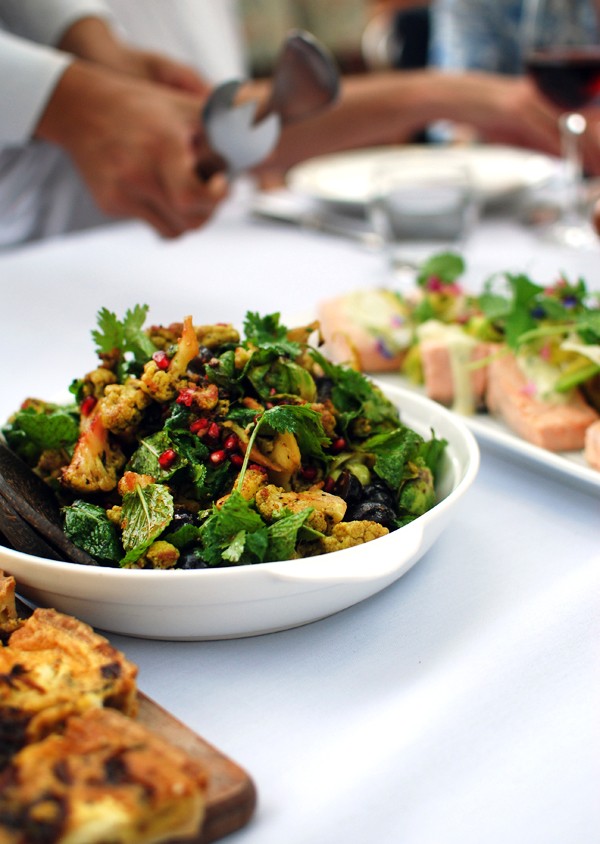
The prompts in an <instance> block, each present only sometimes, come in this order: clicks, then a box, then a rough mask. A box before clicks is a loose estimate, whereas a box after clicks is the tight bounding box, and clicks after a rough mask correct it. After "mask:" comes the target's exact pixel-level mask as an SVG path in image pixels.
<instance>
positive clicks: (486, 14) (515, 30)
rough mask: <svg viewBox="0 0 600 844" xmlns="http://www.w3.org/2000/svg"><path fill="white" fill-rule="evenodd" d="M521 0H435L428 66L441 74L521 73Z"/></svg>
mask: <svg viewBox="0 0 600 844" xmlns="http://www.w3.org/2000/svg"><path fill="white" fill-rule="evenodd" d="M522 7H523V3H522V0H436V2H434V4H433V6H432V17H431V41H430V64H431V65H433V66H435V67H439V68H441V69H444V70H467V69H470V70H486V71H491V72H494V73H505V74H510V75H515V74H519V73H521V72H522V59H521V44H520V26H521V18H522Z"/></svg>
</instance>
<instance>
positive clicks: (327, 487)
mask: <svg viewBox="0 0 600 844" xmlns="http://www.w3.org/2000/svg"><path fill="white" fill-rule="evenodd" d="M334 486H335V481H334V480H333V478H327V480H326V481H325V483H324V484H323V492H333V488H334Z"/></svg>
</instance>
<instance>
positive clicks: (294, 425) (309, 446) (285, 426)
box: [259, 404, 330, 460]
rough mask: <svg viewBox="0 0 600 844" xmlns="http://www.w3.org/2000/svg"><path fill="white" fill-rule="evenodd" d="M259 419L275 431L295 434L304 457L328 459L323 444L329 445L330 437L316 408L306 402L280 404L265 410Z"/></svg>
mask: <svg viewBox="0 0 600 844" xmlns="http://www.w3.org/2000/svg"><path fill="white" fill-rule="evenodd" d="M259 421H260V422H261V423H266V424H267V425H268V426H269V427H270V428H272V429H273V430H275V431H279V432H281V433H286V432H289V433H291V434H294V436H295V437H296V440H297V441H298V448H299V449H300V452H301V454H302V455H303V456H304V457H313V458H316V459H317V460H325V459H326V455H325V452H324V451H323V446H326V445H329V443H330V439H329V437H328V436H327V435H326V434H325V431H324V429H323V422H322V420H321V416H320V415H319V414H318V413H317V411H316V410H312V408H310V407H308V406H307V405H305V404H279V405H275V407H272V408H270V409H269V410H265V412H264V413H263V414H262V416H261V418H260V420H259Z"/></svg>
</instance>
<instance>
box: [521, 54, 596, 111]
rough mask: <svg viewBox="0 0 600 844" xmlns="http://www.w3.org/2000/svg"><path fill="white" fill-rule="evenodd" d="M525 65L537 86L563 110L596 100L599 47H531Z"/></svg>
mask: <svg viewBox="0 0 600 844" xmlns="http://www.w3.org/2000/svg"><path fill="white" fill-rule="evenodd" d="M526 66H527V71H528V73H529V74H530V76H531V77H532V78H533V80H534V81H535V84H536V85H537V87H538V89H539V90H540V91H541V92H542V93H543V94H544V96H545V97H547V98H548V99H549V100H550V101H551V102H553V103H554V105H556V106H557V107H558V108H560V109H562V110H564V111H569V112H573V111H577V110H578V109H580V108H585V107H586V106H589V105H592V104H593V103H594V102H595V101H598V102H600V47H598V48H596V47H590V48H586V49H575V50H573V49H566V48H565V49H552V50H547V51H546V50H539V51H534V52H532V53H530V54H529V55H528V56H527V58H526Z"/></svg>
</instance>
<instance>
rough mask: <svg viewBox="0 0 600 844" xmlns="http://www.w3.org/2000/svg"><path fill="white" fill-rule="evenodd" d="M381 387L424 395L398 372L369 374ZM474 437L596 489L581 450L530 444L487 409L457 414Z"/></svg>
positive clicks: (599, 474) (596, 476)
mask: <svg viewBox="0 0 600 844" xmlns="http://www.w3.org/2000/svg"><path fill="white" fill-rule="evenodd" d="M372 377H373V380H374V381H378V382H379V383H380V384H381V385H382V387H383V388H384V389H386V390H387V389H390V388H391V387H394V386H395V387H400V388H401V389H403V390H408V391H412V392H414V393H415V394H416V395H425V390H424V388H423V387H419V386H416V385H414V384H412V383H411V382H410V381H409V380H408V378H405V377H404V376H402V375H395V374H394V375H389V374H381V375H377V376H372ZM460 418H461V419H462V420H463V421H464V423H465V425H466V426H467V427H468V428H469V430H470V431H471V432H472V433H473V434H474V436H475V437H476V438H477V439H478V441H479V442H480V443H481V444H483V445H486V446H488V447H491V448H493V449H494V450H497V451H500V452H502V453H503V454H504V455H505V456H506V457H508V458H510V459H512V460H515V461H517V462H522V461H523V460H525V461H526V463H528V464H529V465H530V466H531V467H532V468H533V469H534V470H535V471H538V472H540V473H541V474H544V475H548V476H553V477H554V478H558V479H560V480H561V481H562V482H564V483H567V484H568V485H569V486H572V487H577V488H580V489H584V490H586V491H587V492H592V493H595V494H598V493H600V471H598V470H597V469H593V468H592V467H591V466H590V465H589V463H587V461H586V460H585V458H584V456H583V452H582V451H569V452H566V451H565V452H558V453H555V452H552V451H547V450H546V449H544V448H541V447H540V446H537V445H533V444H532V443H529V442H527V441H526V440H524V439H522V438H521V437H519V436H518V435H517V434H515V433H513V432H512V431H511V430H510V428H508V427H507V426H506V425H505V424H504V423H503V422H502V421H500V420H499V419H495V418H494V417H492V416H489V415H488V414H487V413H476V414H474V415H473V416H461V417H460Z"/></svg>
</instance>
